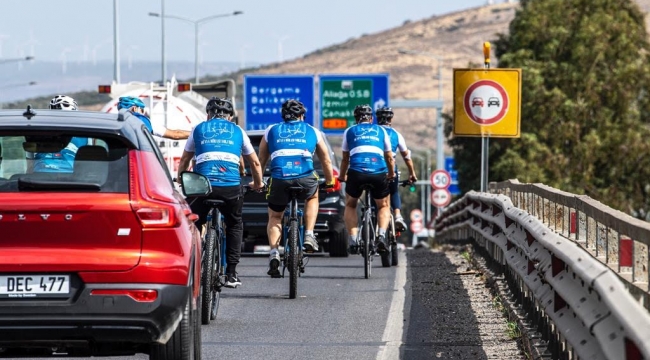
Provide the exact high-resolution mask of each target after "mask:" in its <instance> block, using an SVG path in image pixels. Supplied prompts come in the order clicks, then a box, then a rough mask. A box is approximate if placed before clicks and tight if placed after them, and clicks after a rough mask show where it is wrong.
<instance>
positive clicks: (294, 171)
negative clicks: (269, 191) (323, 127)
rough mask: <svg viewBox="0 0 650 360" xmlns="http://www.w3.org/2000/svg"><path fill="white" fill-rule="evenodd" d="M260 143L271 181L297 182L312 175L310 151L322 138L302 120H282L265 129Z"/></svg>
mask: <svg viewBox="0 0 650 360" xmlns="http://www.w3.org/2000/svg"><path fill="white" fill-rule="evenodd" d="M264 140H266V142H267V143H268V146H269V154H270V155H271V177H272V178H276V179H297V178H301V177H305V176H308V175H310V174H313V173H314V160H313V155H314V151H316V145H317V144H318V143H320V142H321V141H323V138H322V135H321V132H320V131H318V130H317V129H315V128H314V127H313V126H311V125H309V124H306V123H305V122H304V121H302V120H294V121H285V122H282V123H279V124H275V125H272V126H270V127H268V128H266V132H265V133H264Z"/></svg>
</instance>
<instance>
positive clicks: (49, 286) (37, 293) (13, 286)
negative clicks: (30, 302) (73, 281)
mask: <svg viewBox="0 0 650 360" xmlns="http://www.w3.org/2000/svg"><path fill="white" fill-rule="evenodd" d="M69 292H70V276H69V275H12V276H2V275H0V297H3V298H35V297H51V296H61V295H67V294H68V293H69Z"/></svg>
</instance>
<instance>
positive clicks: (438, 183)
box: [429, 169, 451, 190]
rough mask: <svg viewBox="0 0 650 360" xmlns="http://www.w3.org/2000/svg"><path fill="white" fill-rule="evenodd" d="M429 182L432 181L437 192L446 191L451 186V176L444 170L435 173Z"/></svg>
mask: <svg viewBox="0 0 650 360" xmlns="http://www.w3.org/2000/svg"><path fill="white" fill-rule="evenodd" d="M429 180H430V181H431V186H432V187H433V188H434V189H436V190H437V189H446V188H448V187H449V185H451V175H449V173H448V172H447V170H443V169H438V170H435V171H433V172H432V173H431V177H430V178H429Z"/></svg>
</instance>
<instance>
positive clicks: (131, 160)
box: [0, 107, 201, 360]
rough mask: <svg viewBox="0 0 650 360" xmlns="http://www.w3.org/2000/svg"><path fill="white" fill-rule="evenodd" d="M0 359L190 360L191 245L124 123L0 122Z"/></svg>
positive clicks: (192, 232) (177, 202) (158, 159)
mask: <svg viewBox="0 0 650 360" xmlns="http://www.w3.org/2000/svg"><path fill="white" fill-rule="evenodd" d="M0 147H1V149H0V155H1V156H2V157H1V158H0V159H1V160H2V162H1V163H0V357H7V356H9V357H11V356H26V355H27V356H49V355H52V354H53V353H54V352H56V353H57V354H67V355H69V356H79V355H83V356H90V355H113V354H120V355H125V354H135V353H138V352H140V353H146V354H149V356H150V358H151V359H195V360H199V359H200V357H201V333H200V330H201V329H200V318H201V316H200V308H201V307H200V296H199V295H200V294H199V293H200V264H201V255H200V254H201V241H200V237H199V233H198V231H197V230H196V227H195V226H194V225H193V223H192V222H193V220H195V217H196V215H194V214H192V213H191V211H190V208H189V206H188V205H187V203H186V202H185V200H184V199H183V197H182V195H180V194H179V193H178V192H177V191H176V190H175V187H174V185H173V182H172V178H171V177H170V174H169V173H168V171H167V167H166V166H165V162H164V160H163V157H162V154H161V153H160V151H159V150H158V148H157V146H156V142H155V141H154V139H153V138H152V137H151V135H150V134H149V132H148V130H147V128H146V127H144V125H143V124H142V122H140V121H139V120H137V119H135V118H132V117H126V118H125V117H122V116H121V115H117V114H104V113H98V112H84V111H62V110H36V111H34V110H31V109H30V108H29V107H28V108H27V111H18V110H4V111H0Z"/></svg>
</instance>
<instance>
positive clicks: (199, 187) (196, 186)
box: [181, 171, 212, 196]
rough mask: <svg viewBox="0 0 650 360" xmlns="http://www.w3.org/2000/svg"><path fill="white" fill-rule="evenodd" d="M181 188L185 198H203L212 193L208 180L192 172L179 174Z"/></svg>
mask: <svg viewBox="0 0 650 360" xmlns="http://www.w3.org/2000/svg"><path fill="white" fill-rule="evenodd" d="M181 187H182V190H183V195H185V196H205V195H208V194H210V193H211V192H212V185H210V180H208V178H207V177H205V176H204V175H201V174H199V173H195V172H192V171H183V172H182V173H181Z"/></svg>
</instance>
